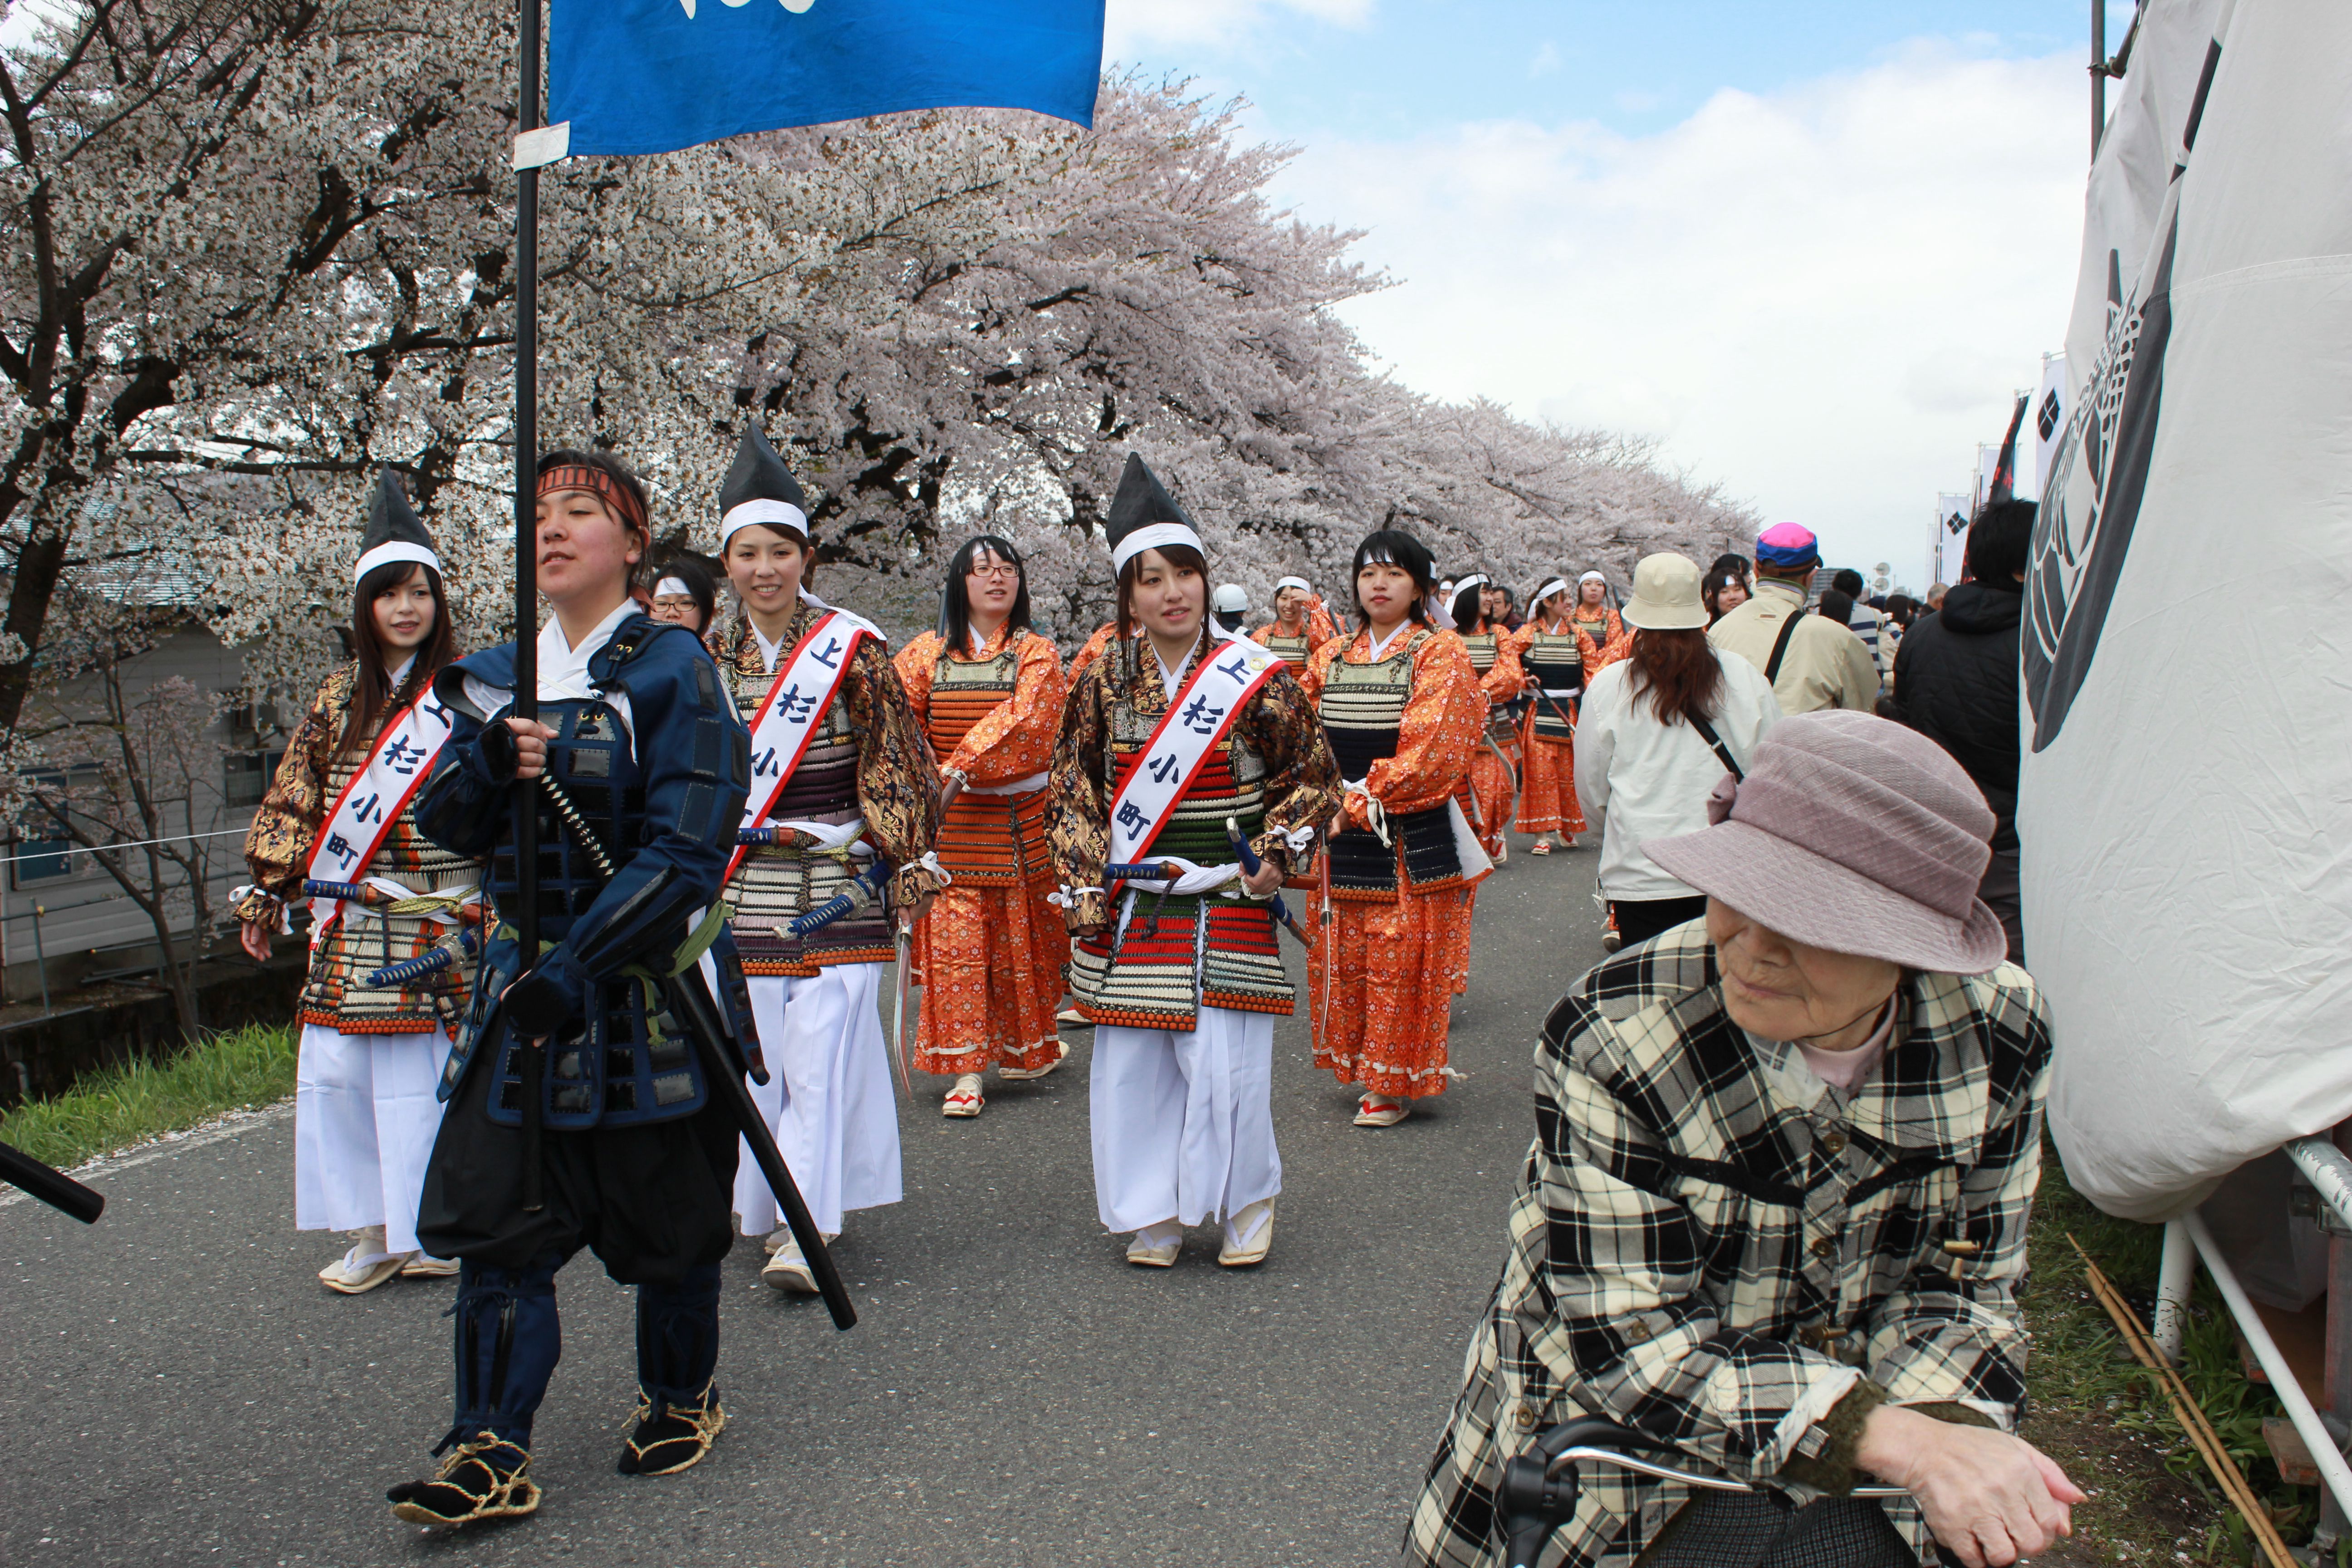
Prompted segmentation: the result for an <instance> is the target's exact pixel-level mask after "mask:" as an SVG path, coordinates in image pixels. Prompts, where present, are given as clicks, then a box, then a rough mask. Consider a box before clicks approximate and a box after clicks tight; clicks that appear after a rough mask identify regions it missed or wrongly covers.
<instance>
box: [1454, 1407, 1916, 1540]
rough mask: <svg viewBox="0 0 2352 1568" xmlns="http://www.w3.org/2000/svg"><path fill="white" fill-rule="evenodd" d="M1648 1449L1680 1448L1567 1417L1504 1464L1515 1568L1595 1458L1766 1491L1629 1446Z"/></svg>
mask: <svg viewBox="0 0 2352 1568" xmlns="http://www.w3.org/2000/svg"><path fill="white" fill-rule="evenodd" d="M1629 1448H1632V1449H1645V1450H1647V1451H1649V1452H1651V1453H1654V1454H1672V1453H1675V1452H1676V1451H1677V1450H1676V1449H1675V1445H1674V1444H1672V1443H1670V1442H1668V1441H1667V1440H1666V1439H1664V1438H1663V1437H1658V1436H1652V1435H1651V1434H1650V1433H1647V1432H1644V1431H1643V1430H1641V1429H1640V1428H1639V1427H1635V1426H1622V1425H1620V1424H1619V1423H1617V1422H1614V1421H1611V1420H1609V1419H1608V1418H1606V1417H1605V1416H1599V1415H1584V1416H1579V1417H1578V1418H1577V1419H1575V1420H1573V1421H1563V1422H1561V1423H1560V1424H1559V1426H1554V1427H1552V1428H1551V1429H1550V1430H1549V1431H1547V1432H1545V1433H1544V1434H1543V1435H1542V1436H1539V1437H1538V1438H1537V1439H1536V1441H1535V1445H1534V1447H1530V1448H1529V1449H1528V1451H1527V1452H1526V1453H1523V1454H1521V1455H1519V1456H1518V1457H1517V1458H1515V1459H1512V1460H1510V1461H1509V1462H1508V1463H1507V1464H1506V1465H1505V1466H1504V1467H1503V1482H1502V1485H1501V1486H1500V1487H1499V1488H1498V1489H1496V1499H1495V1501H1496V1505H1497V1511H1498V1512H1500V1513H1501V1514H1502V1515H1503V1519H1504V1526H1505V1534H1506V1538H1507V1542H1508V1547H1509V1550H1508V1553H1507V1557H1506V1559H1505V1560H1506V1561H1507V1562H1508V1563H1510V1564H1511V1565H1512V1568H1533V1564H1534V1563H1535V1560H1536V1558H1537V1557H1538V1555H1539V1554H1540V1553H1541V1552H1542V1551H1543V1544H1544V1542H1546V1541H1548V1540H1549V1539H1550V1537H1551V1532H1552V1531H1555V1530H1557V1529H1558V1528H1559V1526H1561V1525H1563V1524H1565V1523H1567V1522H1568V1521H1569V1519H1570V1516H1571V1515H1573V1514H1574V1513H1575V1512H1576V1497H1577V1476H1576V1467H1577V1466H1578V1465H1580V1464H1582V1463H1585V1462H1587V1461H1590V1462H1591V1463H1593V1464H1597V1465H1611V1466H1614V1467H1615V1468H1618V1469H1621V1470H1631V1471H1633V1473H1634V1474H1636V1475H1643V1476H1648V1477H1650V1478H1651V1479H1654V1480H1661V1481H1675V1482H1679V1483H1680V1484H1681V1485H1684V1486H1687V1487H1697V1488H1700V1489H1703V1490H1707V1491H1722V1492H1745V1491H1760V1490H1762V1488H1759V1487H1753V1486H1750V1485H1749V1484H1748V1483H1747V1482H1746V1481H1737V1480H1733V1479H1731V1478H1730V1477H1728V1476H1708V1475H1697V1474H1694V1473H1693V1472H1691V1471H1689V1470H1678V1469H1675V1468H1674V1467H1673V1466H1671V1465H1666V1464H1662V1463H1660V1462H1658V1461H1657V1460H1655V1459H1645V1458H1640V1457H1639V1456H1638V1455H1636V1454H1631V1453H1627V1452H1625V1451H1624V1450H1626V1449H1629ZM1846 1495H1848V1496H1850V1497H1858V1498H1889V1497H1906V1496H1908V1495H1909V1492H1908V1489H1906V1488H1903V1487H1885V1486H1874V1487H1856V1488H1854V1489H1853V1491H1852V1492H1850V1493H1848V1494H1846Z"/></svg>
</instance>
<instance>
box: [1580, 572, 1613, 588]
mask: <svg viewBox="0 0 2352 1568" xmlns="http://www.w3.org/2000/svg"><path fill="white" fill-rule="evenodd" d="M1587 583H1598V584H1601V586H1602V587H1604V588H1605V587H1607V586H1608V585H1609V579H1608V578H1606V577H1604V576H1602V575H1601V574H1600V573H1598V572H1587V573H1586V574H1584V575H1583V576H1581V577H1579V578H1578V579H1577V580H1576V585H1577V586H1578V587H1580V588H1581V587H1583V586H1584V585H1585V584H1587Z"/></svg>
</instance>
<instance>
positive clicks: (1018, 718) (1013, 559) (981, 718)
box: [897, 534, 1070, 1117]
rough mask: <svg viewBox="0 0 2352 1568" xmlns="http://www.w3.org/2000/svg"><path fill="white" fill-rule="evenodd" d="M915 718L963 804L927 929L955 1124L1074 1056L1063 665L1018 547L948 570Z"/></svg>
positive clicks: (948, 837) (913, 687) (925, 973)
mask: <svg viewBox="0 0 2352 1568" xmlns="http://www.w3.org/2000/svg"><path fill="white" fill-rule="evenodd" d="M897 663H898V679H901V680H903V681H904V682H906V685H907V696H908V700H910V701H911V702H912V703H913V704H914V709H915V721H916V723H917V724H919V725H920V726H921V727H922V729H923V731H924V733H925V734H926V735H927V736H928V737H929V740H930V742H931V752H932V754H933V755H934V756H936V757H937V758H938V759H939V764H940V774H941V778H942V782H943V784H945V785H946V786H947V788H948V789H950V790H952V791H953V792H954V793H953V795H951V796H950V800H949V805H948V807H947V810H946V813H945V815H944V816H942V818H941V820H940V837H939V844H938V854H939V858H940V864H941V865H943V866H945V867H946V868H947V871H948V875H949V877H950V881H949V883H948V885H947V886H946V887H945V888H944V889H941V890H940V894H939V896H938V898H937V899H935V900H933V901H932V904H931V909H930V912H929V914H927V915H925V916H924V917H923V919H922V921H920V922H919V924H918V925H917V926H916V927H915V948H914V962H915V968H916V971H917V973H919V974H920V975H921V976H922V985H923V1011H922V1021H921V1023H920V1025H919V1027H918V1029H917V1032H916V1036H915V1067H916V1068H917V1069H918V1070H919V1071H922V1072H927V1073H932V1074H935V1075H937V1076H939V1077H941V1078H952V1079H955V1087H954V1088H952V1089H949V1090H948V1093H947V1100H946V1101H945V1103H944V1104H943V1105H942V1106H941V1107H940V1110H941V1113H942V1114H944V1115H947V1116H950V1117H971V1116H978V1115H979V1114H980V1112H981V1110H982V1107H983V1106H985V1105H986V1104H987V1100H986V1099H985V1097H984V1096H983V1095H982V1091H981V1079H982V1074H984V1073H986V1072H988V1071H989V1070H990V1069H991V1068H994V1069H995V1071H996V1075H997V1077H998V1078H999V1079H1003V1080H1004V1081H1006V1082H1019V1081H1022V1080H1024V1079H1040V1078H1044V1077H1045V1075H1046V1074H1047V1073H1049V1072H1052V1071H1053V1070H1054V1069H1055V1068H1057V1067H1059V1066H1061V1065H1062V1058H1064V1057H1065V1056H1066V1055H1068V1054H1069V1047H1067V1046H1065V1045H1064V1044H1062V1040H1061V1036H1060V1034H1059V1033H1058V1031H1057V1029H1056V1026H1055V1022H1054V1004H1055V998H1057V997H1059V996H1060V995H1061V994H1062V963H1063V961H1064V960H1065V959H1066V958H1067V957H1068V956H1069V947H1070V944H1069V939H1068V937H1067V936H1066V934H1065V932H1064V931H1063V928H1062V915H1061V911H1060V910H1056V909H1055V908H1054V906H1053V905H1052V904H1050V903H1048V902H1046V898H1047V895H1049V894H1051V893H1052V892H1053V891H1054V889H1055V879H1054V867H1053V859H1052V857H1051V856H1050V855H1049V854H1048V853H1047V850H1046V847H1045V786H1046V784H1047V773H1046V770H1047V769H1048V768H1049V767H1050V766H1051V765H1052V763H1053V761H1054V741H1055V737H1056V736H1057V735H1058V734H1059V733H1060V732H1061V724H1062V699H1063V697H1064V695H1065V694H1066V691H1067V689H1068V687H1067V683H1066V681H1065V680H1064V679H1063V678H1062V656H1061V655H1060V654H1059V653H1057V652H1055V648H1054V644H1053V641H1052V639H1050V638H1048V637H1041V636H1039V635H1038V634H1037V632H1036V631H1035V630H1034V629H1033V628H1032V627H1031V626H1030V624H1029V580H1028V576H1027V574H1026V573H1025V571H1024V568H1023V566H1022V562H1021V552H1019V551H1017V550H1015V549H1014V548H1013V545H1012V543H1011V542H1008V541H1006V540H1003V539H999V538H996V537H995V536H994V535H992V534H982V535H981V536H979V537H978V538H974V539H969V540H966V541H965V542H964V543H963V546H962V548H961V549H960V550H958V551H957V552H955V555H954V556H953V557H952V558H951V559H950V561H949V562H948V574H947V585H946V588H945V590H944V592H943V593H942V595H941V596H940V626H939V629H938V630H937V631H930V632H925V633H924V634H923V635H922V636H921V637H917V638H916V639H915V640H914V641H912V642H910V643H908V645H907V646H906V647H904V648H901V649H900V650H899V652H898V659H897Z"/></svg>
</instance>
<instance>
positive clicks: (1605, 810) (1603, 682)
mask: <svg viewBox="0 0 2352 1568" xmlns="http://www.w3.org/2000/svg"><path fill="white" fill-rule="evenodd" d="M1624 619H1625V625H1626V626H1629V627H1631V628H1633V647H1632V650H1631V652H1630V653H1629V654H1628V655H1627V657H1626V658H1622V659H1620V660H1618V661H1617V662H1616V663H1614V664H1612V665H1609V666H1608V667H1607V668H1603V669H1601V671H1600V672H1599V673H1597V674H1595V675H1594V676H1593V677H1592V679H1591V684H1590V685H1589V686H1587V687H1586V689H1585V693H1584V708H1583V711H1582V713H1581V714H1580V716H1579V718H1578V721H1577V726H1576V794H1577V798H1578V799H1579V800H1580V802H1581V803H1582V804H1583V806H1584V819H1585V820H1586V821H1587V822H1589V823H1591V824H1592V825H1593V826H1597V827H1599V828H1600V829H1601V894H1602V896H1603V897H1605V898H1606V899H1608V900H1609V902H1610V904H1611V907H1612V908H1613V909H1614V910H1615V911H1616V915H1617V930H1618V931H1619V933H1620V935H1621V936H1622V941H1623V944H1624V945H1625V946H1627V947H1631V946H1633V944H1634V943H1636V942H1646V941H1648V940H1649V939H1650V938H1651V937H1653V936H1655V935H1656V934H1658V932H1660V931H1670V930H1672V929H1673V928H1674V927H1675V926H1678V925H1681V924H1683V923H1684V922H1685V921H1694V920H1697V919H1699V918H1701V917H1702V916H1704V915H1705V914H1706V896H1705V895H1704V894H1702V893H1699V892H1698V891H1696V889H1691V888H1687V887H1685V886H1684V885H1683V884H1682V883H1680V882H1678V881H1676V880H1675V879H1674V878H1672V877H1670V876H1668V875H1666V873H1665V872H1664V870H1663V869H1661V868H1659V867H1658V866H1657V865H1656V864H1654V862H1653V861H1652V860H1651V859H1650V858H1649V857H1648V856H1647V855H1644V854H1643V852H1642V846H1643V844H1645V843H1648V842H1649V841H1651V840H1652V839H1656V838H1671V837H1675V836H1676V835H1677V834H1684V833H1696V832H1697V831H1698V830H1699V829H1701V828H1703V827H1706V826H1707V825H1708V824H1707V797H1708V796H1709V795H1711V794H1713V793H1714V790H1715V786H1716V785H1717V784H1718V783H1720V782H1721V781H1722V780H1724V779H1726V778H1730V777H1738V776H1742V775H1744V774H1745V773H1746V771H1747V768H1748V758H1750V757H1751V756H1753V755H1754V754H1755V752H1756V743H1757V742H1759V741H1760V740H1762V739H1763V738H1764V732H1765V731H1767V730H1768V729H1769V728H1771V726H1772V724H1773V722H1774V721H1777V720H1778V719H1779V718H1780V702H1779V701H1778V700H1776V699H1775V698H1774V697H1773V695H1772V688H1771V685H1770V684H1769V682H1768V681H1766V680H1765V679H1764V672H1763V671H1761V670H1759V669H1758V668H1756V667H1755V665H1753V664H1751V663H1749V662H1748V660H1747V659H1745V658H1741V657H1740V656H1739V655H1738V654H1736V653H1723V652H1720V651H1718V650H1717V649H1716V648H1715V647H1713V646H1711V645H1710V644H1709V643H1708V642H1707V638H1706V621H1707V616H1706V604H1705V603H1704V602H1703V601H1702V600H1701V599H1700V597H1699V570H1698V563H1696V562H1694V561H1690V560H1687V559H1685V558H1684V557H1683V556H1680V555H1676V554H1673V553H1671V552H1666V553H1662V554H1657V555H1650V556H1644V557H1643V560H1642V562H1641V563H1640V564H1639V565H1637V566H1636V567H1634V568H1633V599H1632V600H1631V601H1630V602H1628V603H1627V605H1625V609H1624Z"/></svg>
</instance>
